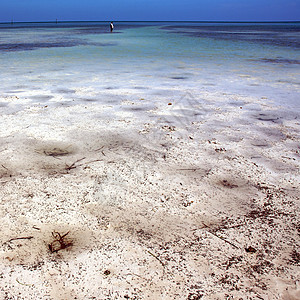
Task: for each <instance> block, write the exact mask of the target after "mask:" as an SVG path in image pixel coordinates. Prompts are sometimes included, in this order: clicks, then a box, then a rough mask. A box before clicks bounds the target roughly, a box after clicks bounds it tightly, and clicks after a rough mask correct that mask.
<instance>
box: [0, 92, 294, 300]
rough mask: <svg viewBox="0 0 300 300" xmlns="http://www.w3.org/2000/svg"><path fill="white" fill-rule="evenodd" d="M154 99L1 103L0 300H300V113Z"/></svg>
mask: <svg viewBox="0 0 300 300" xmlns="http://www.w3.org/2000/svg"><path fill="white" fill-rule="evenodd" d="M60 92H62V91H60ZM70 93H73V96H74V97H73V99H75V100H72V101H71V100H70V99H71V98H72V97H70ZM157 94H158V93H155V91H149V90H143V89H127V90H126V89H113V88H111V89H106V90H105V91H101V93H100V92H99V91H95V90H92V89H89V90H84V89H77V90H76V88H74V90H72V91H68V90H66V91H65V95H68V97H67V96H66V99H64V98H62V97H60V98H59V97H58V96H56V95H55V93H54V94H52V98H51V99H47V95H49V93H48V94H47V93H46V92H45V95H44V98H43V97H42V96H43V95H41V94H40V92H39V94H38V95H36V94H34V91H31V92H30V93H29V92H28V91H26V92H24V93H22V92H20V93H15V94H13V92H12V94H11V96H7V95H2V96H1V97H0V107H1V109H2V110H1V115H0V123H1V131H0V162H1V163H0V186H1V189H0V199H1V204H0V205H1V210H0V211H1V223H2V230H1V235H0V241H1V252H0V257H1V269H0V278H1V281H0V298H1V299H64V300H65V299H188V300H196V299H284V300H292V299H299V298H300V289H299V260H300V254H299V183H300V182H299V181H300V176H299V155H300V154H299V152H300V148H299V141H300V135H299V129H300V124H299V114H298V115H297V113H296V112H295V111H291V110H288V109H286V108H282V107H280V106H278V105H272V103H271V102H270V99H267V97H260V98H258V97H254V96H251V97H250V96H245V94H229V93H223V92H219V93H217V92H214V93H213V92H208V91H207V90H200V89H192V88H191V89H188V90H187V91H183V90H182V89H180V88H178V89H176V87H174V88H173V95H174V96H173V97H170V93H169V94H168V95H167V96H166V97H160V96H158V95H157ZM160 95H164V93H163V90H162V89H161V90H160ZM33 99H34V100H33ZM83 99H84V100H83ZM97 99H101V101H98V102H97ZM45 100H47V101H45ZM106 100H107V101H106Z"/></svg>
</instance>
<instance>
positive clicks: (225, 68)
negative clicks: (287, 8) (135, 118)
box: [0, 22, 300, 108]
mask: <svg viewBox="0 0 300 300" xmlns="http://www.w3.org/2000/svg"><path fill="white" fill-rule="evenodd" d="M0 73H1V94H0V96H2V97H7V96H12V95H18V94H19V95H22V97H23V98H24V97H25V98H26V97H28V98H29V99H30V100H31V101H33V102H37V101H39V102H41V101H43V102H47V101H48V102H51V101H52V100H51V99H54V98H55V99H59V97H61V99H63V100H62V101H66V100H71V99H72V100H74V99H75V100H77V99H78V98H79V96H78V95H77V94H76V91H78V90H83V91H84V90H86V95H87V97H89V98H91V97H94V98H95V99H94V100H95V101H96V100H97V101H101V97H100V95H102V96H103V93H104V92H107V93H106V97H110V96H111V97H112V96H113V93H115V94H116V95H118V94H120V93H122V92H123V93H124V90H126V92H127V96H128V97H130V95H131V94H130V93H131V92H130V91H132V95H133V94H134V93H136V91H137V90H138V91H144V92H143V93H144V94H147V93H148V94H149V95H152V96H153V97H154V95H155V97H159V96H161V97H174V95H176V93H183V92H185V91H188V92H191V93H194V94H197V93H198V92H203V91H205V92H209V93H211V92H212V93H213V92H223V93H229V94H236V95H243V96H249V97H256V98H260V97H263V98H264V99H265V98H267V99H268V100H269V101H270V103H275V104H276V105H283V106H287V107H292V108H299V107H300V100H299V99H300V97H299V90H300V24H299V23H277V24H276V23H261V24H255V23H248V24H247V23H233V24H230V23H172V22H170V23H168V22H165V23H157V22H153V23H151V22H135V23H130V22H123V23H122V22H120V23H118V22H116V23H115V31H114V32H113V33H112V34H111V33H110V32H109V23H103V22H86V23H76V22H74V23H72V22H70V23H67V22H66V23H58V24H55V23H16V24H0ZM33 92H34V96H32V93H33ZM108 92H109V93H108ZM80 97H82V95H81V96H80ZM90 100H91V99H90ZM56 101H58V100H56Z"/></svg>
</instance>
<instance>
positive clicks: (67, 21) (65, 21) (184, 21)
mask: <svg viewBox="0 0 300 300" xmlns="http://www.w3.org/2000/svg"><path fill="white" fill-rule="evenodd" d="M111 21H112V20H92V21H86V20H84V21H83V20H76V21H75V20H63V21H59V20H58V19H55V20H53V21H49V20H48V21H14V20H13V18H12V20H11V21H4V22H1V21H0V24H12V23H13V24H17V23H80V22H85V23H95V22H111ZM113 22H124V23H125V22H128V23H129V22H133V23H139V22H149V23H159V22H170V23H172V22H173V23H175V22H182V23H300V20H297V21H296V20H292V21H291V20H289V21H287V20H281V21H278V20H277V21H276V20H272V21H258V20H257V21H216V20H214V21H199V20H198V21H197V20H188V21H187V20H180V21H178V20H168V21H167V20H159V21H157V20H156V21H154V20H152V21H149V20H134V21H132V20H131V21H128V20H113Z"/></svg>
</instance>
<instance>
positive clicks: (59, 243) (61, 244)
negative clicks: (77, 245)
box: [48, 231, 73, 253]
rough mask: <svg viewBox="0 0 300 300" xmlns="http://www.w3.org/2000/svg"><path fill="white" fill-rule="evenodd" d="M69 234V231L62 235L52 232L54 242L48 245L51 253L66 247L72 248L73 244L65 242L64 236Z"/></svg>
mask: <svg viewBox="0 0 300 300" xmlns="http://www.w3.org/2000/svg"><path fill="white" fill-rule="evenodd" d="M69 232H70V231H68V232H67V233H65V234H63V235H61V234H60V233H59V232H56V231H53V232H52V235H53V237H54V241H53V242H52V243H51V244H48V247H49V250H50V252H51V253H54V252H58V251H60V250H62V249H66V248H68V247H71V246H73V243H72V242H71V241H68V240H66V236H67V235H68V234H69Z"/></svg>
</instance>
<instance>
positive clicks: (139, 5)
mask: <svg viewBox="0 0 300 300" xmlns="http://www.w3.org/2000/svg"><path fill="white" fill-rule="evenodd" d="M12 18H13V19H14V20H15V21H16V22H17V21H53V20H55V19H56V18H57V19H58V20H61V21H67V20H74V21H75V20H78V21H84V20H86V21H92V20H95V21H97V20H99V21H101V20H114V21H118V20H125V21H133V20H154V21H158V20H166V21H167V20H169V21H170V20H174V21H180V20H190V21H214V20H215V21H284V20H286V21H295V20H300V1H299V0H0V22H9V21H11V19H12Z"/></svg>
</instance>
